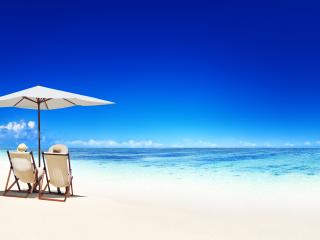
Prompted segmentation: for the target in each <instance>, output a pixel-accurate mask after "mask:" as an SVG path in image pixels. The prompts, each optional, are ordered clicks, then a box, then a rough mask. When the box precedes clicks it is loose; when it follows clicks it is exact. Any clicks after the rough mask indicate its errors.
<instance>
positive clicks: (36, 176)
mask: <svg viewBox="0 0 320 240" xmlns="http://www.w3.org/2000/svg"><path fill="white" fill-rule="evenodd" d="M7 155H8V158H9V162H10V169H9V174H8V178H7V182H6V186H5V190H4V192H3V196H6V197H17V198H27V197H28V196H29V195H30V194H31V193H33V192H34V191H35V189H36V187H37V185H38V184H39V181H40V180H41V177H38V169H37V167H36V164H35V161H34V157H33V153H32V152H30V155H31V163H32V166H33V171H34V179H35V181H34V182H33V183H32V187H31V188H30V186H29V189H28V190H27V191H24V190H21V187H20V184H19V178H18V177H17V176H16V175H15V174H14V171H13V166H12V160H11V156H10V152H9V151H7ZM11 173H12V175H13V176H14V181H13V183H11V185H10V186H9V181H10V176H11ZM15 185H17V187H18V190H12V188H13V187H14V186H15ZM10 192H15V193H21V192H22V193H26V194H25V195H23V196H18V195H11V194H9V193H10Z"/></svg>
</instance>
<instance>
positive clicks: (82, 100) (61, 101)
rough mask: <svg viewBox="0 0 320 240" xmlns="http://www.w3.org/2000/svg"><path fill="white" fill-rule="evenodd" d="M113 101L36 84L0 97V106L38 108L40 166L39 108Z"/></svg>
mask: <svg viewBox="0 0 320 240" xmlns="http://www.w3.org/2000/svg"><path fill="white" fill-rule="evenodd" d="M106 104H113V102H109V101H105V100H101V99H97V98H93V97H87V96H83V95H79V94H74V93H69V92H64V91H60V90H56V89H52V88H46V87H42V86H36V87H33V88H28V89H25V90H22V91H19V92H15V93H11V94H8V95H5V96H2V97H0V107H16V108H28V109H35V110H38V160H39V167H40V151H41V148H40V110H53V109H58V108H67V107H73V106H97V105H106Z"/></svg>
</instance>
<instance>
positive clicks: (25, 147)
mask: <svg viewBox="0 0 320 240" xmlns="http://www.w3.org/2000/svg"><path fill="white" fill-rule="evenodd" d="M27 149H28V147H27V145H25V144H24V143H20V144H19V146H18V147H17V151H18V152H25V151H27Z"/></svg>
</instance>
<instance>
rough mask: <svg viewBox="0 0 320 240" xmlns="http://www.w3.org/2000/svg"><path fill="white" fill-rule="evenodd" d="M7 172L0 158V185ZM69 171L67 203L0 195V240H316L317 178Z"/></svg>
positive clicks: (319, 213)
mask: <svg viewBox="0 0 320 240" xmlns="http://www.w3.org/2000/svg"><path fill="white" fill-rule="evenodd" d="M7 171H8V164H7V163H6V162H5V161H0V190H3V188H4V184H5V179H6V174H7ZM74 175H75V179H74V187H75V193H76V194H77V195H78V196H76V197H73V198H70V199H68V200H67V202H66V203H58V202H48V201H40V200H38V199H37V196H36V195H33V196H31V197H29V198H28V199H20V198H9V197H0V229H1V239H115V240H116V239H139V240H144V239H148V240H150V239H153V240H156V239H181V240H188V239H193V240H201V239H210V240H215V239H217V240H220V239H221V240H224V239H226V240H229V239H230V240H235V239H238V240H242V239H243V240H251V239H252V240H264V239H281V240H284V239H288V240H295V239H301V240H302V239H303V240H307V239H320V225H319V223H320V182H312V181H303V182H301V183H299V181H298V179H297V180H296V181H292V182H285V183H284V182H280V183H273V184H270V183H264V182H263V181H262V182H257V183H252V182H246V181H241V179H240V180H239V179H238V180H236V179H234V180H233V181H229V182H216V183H210V184H208V183H204V182H201V181H187V180H185V181H184V180H180V181H172V180H170V179H163V180H161V179H159V178H156V179H152V178H150V177H146V178H145V179H141V178H140V179H135V178H133V179H130V178H124V179H122V178H121V177H119V178H103V177H101V176H100V175H99V174H96V175H95V174H94V171H93V170H92V169H91V170H90V169H89V170H88V171H85V169H83V168H77V167H75V168H74Z"/></svg>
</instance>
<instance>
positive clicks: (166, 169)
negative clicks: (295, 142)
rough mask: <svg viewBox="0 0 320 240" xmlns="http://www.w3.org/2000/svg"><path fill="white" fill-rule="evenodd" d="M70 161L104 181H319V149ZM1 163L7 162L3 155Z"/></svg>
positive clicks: (127, 154) (90, 152)
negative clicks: (112, 178) (109, 178)
mask: <svg viewBox="0 0 320 240" xmlns="http://www.w3.org/2000/svg"><path fill="white" fill-rule="evenodd" d="M70 155H71V159H72V166H73V167H75V168H77V169H81V170H79V171H85V170H88V171H90V172H91V173H92V174H95V173H97V174H101V175H105V176H111V175H112V176H119V177H120V176H134V177H135V178H147V177H159V178H172V179H176V180H183V179H194V180H206V181H209V182H210V181H215V180H217V179H227V178H228V179H247V180H259V181H261V180H263V179H265V180H267V181H270V180H271V181H277V180H279V179H284V178H286V179H288V178H290V179H296V180H297V179H298V180H299V179H311V180H312V179H315V178H319V177H320V149H318V148H281V149H280V148H268V149H266V148H260V149H259V148H240V149H229V148H228V149H219V148H210V149H198V148H197V149H191V148H179V149H140V148H139V149H109V148H98V149H97V148H71V149H70ZM1 160H3V161H7V159H6V155H5V152H4V151H3V150H2V151H1ZM75 174H76V173H75Z"/></svg>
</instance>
